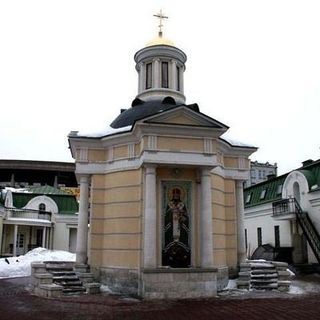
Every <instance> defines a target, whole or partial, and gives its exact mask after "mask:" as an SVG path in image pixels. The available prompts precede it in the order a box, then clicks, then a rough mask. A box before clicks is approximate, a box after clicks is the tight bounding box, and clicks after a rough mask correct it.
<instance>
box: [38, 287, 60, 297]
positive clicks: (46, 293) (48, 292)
mask: <svg viewBox="0 0 320 320" xmlns="http://www.w3.org/2000/svg"><path fill="white" fill-rule="evenodd" d="M62 289H63V287H62V286H59V285H56V284H41V285H40V286H39V287H36V288H35V289H34V293H35V294H36V295H37V296H40V297H45V298H57V297H61V296H62Z"/></svg>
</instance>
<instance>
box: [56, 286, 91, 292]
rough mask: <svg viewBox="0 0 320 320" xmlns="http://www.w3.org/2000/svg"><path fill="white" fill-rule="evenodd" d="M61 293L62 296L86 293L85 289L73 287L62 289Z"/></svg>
mask: <svg viewBox="0 0 320 320" xmlns="http://www.w3.org/2000/svg"><path fill="white" fill-rule="evenodd" d="M62 292H63V293H64V294H78V293H82V292H86V288H85V287H82V286H77V287H76V286H75V287H70V288H69V287H68V288H63V289H62Z"/></svg>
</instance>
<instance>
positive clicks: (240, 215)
mask: <svg viewBox="0 0 320 320" xmlns="http://www.w3.org/2000/svg"><path fill="white" fill-rule="evenodd" d="M236 210H237V227H238V228H237V236H238V237H237V240H238V241H237V242H238V246H237V253H238V263H241V262H243V261H244V260H245V259H246V244H245V236H244V202H243V182H242V181H236Z"/></svg>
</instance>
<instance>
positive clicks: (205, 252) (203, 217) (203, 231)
mask: <svg viewBox="0 0 320 320" xmlns="http://www.w3.org/2000/svg"><path fill="white" fill-rule="evenodd" d="M211 198H212V195H211V173H210V170H209V169H206V168H205V169H202V172H201V213H200V254H201V267H202V268H211V267H213V241H212V199H211Z"/></svg>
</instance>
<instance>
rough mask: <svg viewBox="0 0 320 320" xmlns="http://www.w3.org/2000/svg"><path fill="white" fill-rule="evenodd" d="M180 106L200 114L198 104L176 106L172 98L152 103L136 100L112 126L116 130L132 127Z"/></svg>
mask: <svg viewBox="0 0 320 320" xmlns="http://www.w3.org/2000/svg"><path fill="white" fill-rule="evenodd" d="M178 106H186V107H188V108H190V109H192V110H193V111H196V112H199V107H198V105H197V104H196V103H195V104H190V105H185V104H176V102H175V100H174V99H173V98H171V97H166V98H164V99H163V100H150V101H143V100H140V99H138V98H136V99H134V100H133V102H132V107H131V108H130V109H126V110H123V111H122V112H121V113H120V114H119V116H118V117H117V118H116V119H114V120H113V122H112V123H111V125H110V126H111V127H112V128H115V129H117V128H123V127H126V126H131V125H133V124H134V123H135V122H136V121H138V120H141V119H144V118H146V117H149V116H152V115H155V114H157V113H161V112H163V111H165V110H168V109H170V108H175V107H178Z"/></svg>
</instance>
